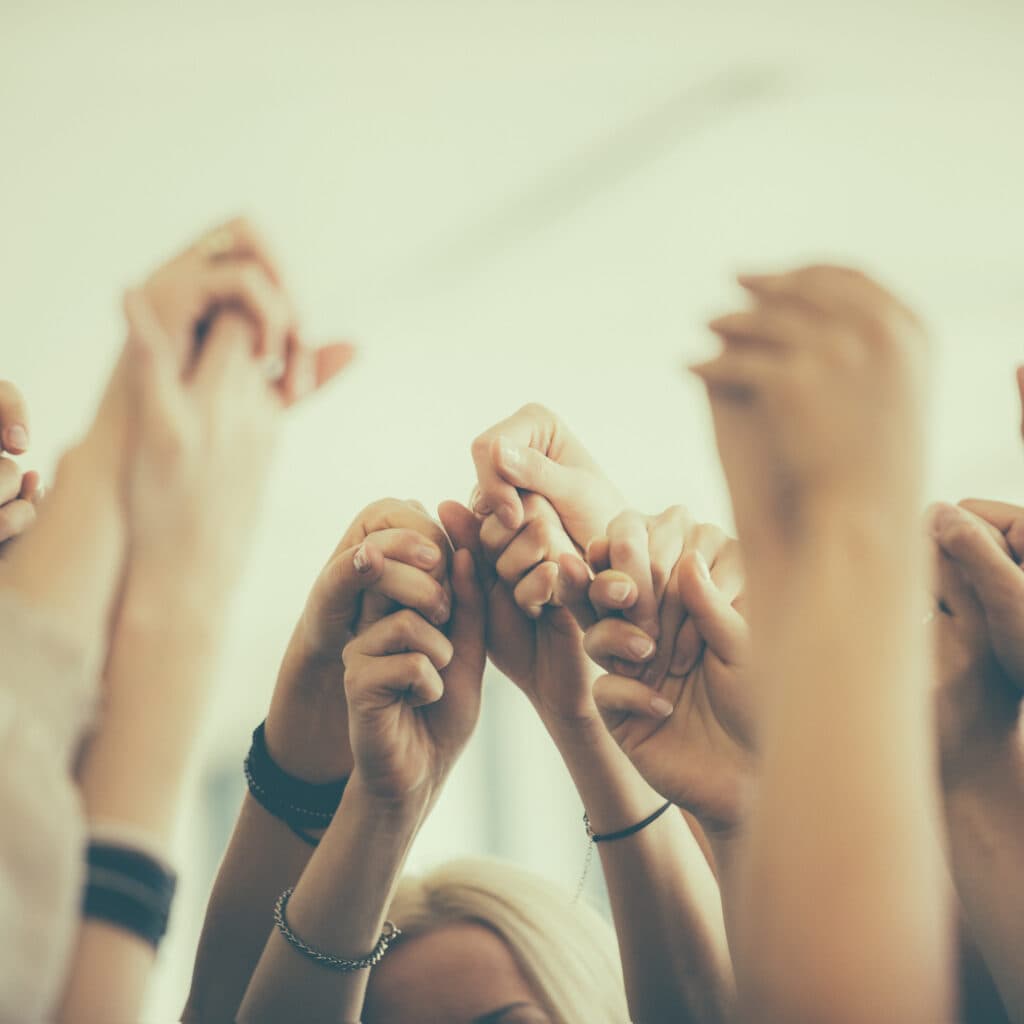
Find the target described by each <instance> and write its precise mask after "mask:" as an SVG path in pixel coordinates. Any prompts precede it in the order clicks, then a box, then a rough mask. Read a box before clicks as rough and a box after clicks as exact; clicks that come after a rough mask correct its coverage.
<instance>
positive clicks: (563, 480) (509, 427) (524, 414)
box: [471, 404, 626, 549]
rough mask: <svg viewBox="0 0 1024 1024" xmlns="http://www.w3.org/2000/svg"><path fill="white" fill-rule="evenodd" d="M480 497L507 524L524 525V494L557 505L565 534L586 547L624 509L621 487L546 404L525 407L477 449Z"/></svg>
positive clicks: (483, 510) (477, 505)
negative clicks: (530, 493) (522, 495)
mask: <svg viewBox="0 0 1024 1024" xmlns="http://www.w3.org/2000/svg"><path fill="white" fill-rule="evenodd" d="M472 453H473V462H474V463H475V465H476V473H477V489H478V491H479V494H478V495H477V496H476V498H475V499H474V501H473V502H471V504H472V505H473V511H475V512H476V513H477V514H479V515H481V516H488V515H491V514H492V513H493V514H494V515H495V516H497V518H498V521H499V522H500V523H501V524H502V526H504V527H506V528H507V529H509V530H518V529H519V528H520V527H521V526H522V524H523V518H524V510H523V501H522V497H521V494H520V492H521V491H533V492H535V493H537V494H539V495H541V496H542V497H544V498H547V499H548V501H549V502H551V504H552V505H553V506H554V508H555V511H556V512H557V513H558V516H559V518H560V519H561V521H562V524H563V525H564V527H565V530H566V532H567V533H568V534H569V536H570V537H571V538H572V540H573V542H574V543H575V544H576V545H577V546H578V547H580V548H584V549H585V548H586V546H587V544H589V543H590V541H591V540H592V539H593V538H594V537H598V536H601V535H603V534H604V532H605V528H606V527H607V525H608V522H609V520H611V519H612V518H613V517H614V516H615V515H617V514H618V513H619V512H620V511H621V510H622V509H623V508H624V507H625V504H626V502H625V500H624V499H623V497H622V495H621V494H620V493H619V491H618V488H616V487H615V485H614V484H613V483H612V482H611V481H610V480H609V479H608V477H607V476H605V474H604V473H603V472H602V470H601V469H600V467H599V466H598V465H597V463H596V462H595V461H594V460H593V458H591V456H590V455H589V454H588V452H587V451H586V449H585V448H584V447H583V445H582V444H580V442H579V441H578V440H577V438H576V437H575V436H574V435H573V434H572V432H571V431H570V430H569V428H568V427H567V426H566V425H565V424H564V423H563V422H562V421H561V420H560V419H559V418H558V417H557V416H556V415H555V414H554V413H553V412H552V411H551V410H550V409H546V408H544V406H542V405H536V404H531V405H524V406H523V408H522V409H520V410H519V411H518V412H517V413H515V414H514V415H512V416H510V417H509V418H508V419H506V420H502V422H501V423H498V424H496V425H495V426H493V427H491V428H490V429H489V430H485V431H484V432H483V433H482V434H481V435H480V436H479V437H477V438H476V440H475V441H474V442H473V446H472Z"/></svg>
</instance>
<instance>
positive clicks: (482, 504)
mask: <svg viewBox="0 0 1024 1024" xmlns="http://www.w3.org/2000/svg"><path fill="white" fill-rule="evenodd" d="M473 511H474V512H475V513H476V514H477V515H478V516H489V515H490V514H491V513H492V512H493V511H494V509H492V508H491V504H490V502H488V501H485V500H484V496H483V495H482V494H479V495H477V497H476V499H475V500H474V502H473Z"/></svg>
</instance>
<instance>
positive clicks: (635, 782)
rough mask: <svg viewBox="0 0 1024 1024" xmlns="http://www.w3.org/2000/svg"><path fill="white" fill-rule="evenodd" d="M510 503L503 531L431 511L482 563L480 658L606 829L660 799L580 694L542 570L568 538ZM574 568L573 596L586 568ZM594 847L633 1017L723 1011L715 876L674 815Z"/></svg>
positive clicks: (549, 579)
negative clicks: (511, 513) (525, 704)
mask: <svg viewBox="0 0 1024 1024" xmlns="http://www.w3.org/2000/svg"><path fill="white" fill-rule="evenodd" d="M522 508H523V513H524V517H525V519H524V522H523V525H522V526H521V527H520V528H518V529H512V530H510V529H509V528H507V527H505V526H504V525H503V524H502V523H501V521H500V520H499V518H498V517H497V516H496V515H495V516H491V517H489V518H488V519H486V520H485V521H484V522H483V524H482V525H478V524H477V523H476V522H475V521H474V520H473V518H472V517H471V516H470V515H469V513H468V511H467V510H466V509H464V508H461V506H458V505H456V504H454V503H448V504H446V505H444V506H442V510H441V511H442V518H443V520H444V522H445V525H446V526H447V528H448V530H449V533H450V534H451V536H452V537H453V538H456V537H457V538H459V539H460V541H461V542H463V543H466V544H473V543H479V545H480V548H481V549H482V551H483V552H484V554H483V557H482V559H481V560H482V561H484V562H485V564H492V565H493V569H492V570H491V571H490V572H489V573H488V574H487V580H486V588H487V589H488V592H489V595H490V597H489V616H490V619H489V643H490V655H491V658H492V660H493V661H494V662H495V664H496V665H497V666H498V667H499V668H500V669H501V670H502V671H504V672H505V673H506V674H507V675H508V676H509V678H510V679H512V680H513V681H514V682H515V683H516V685H518V686H519V687H520V689H522V690H523V692H524V693H525V694H526V696H527V697H528V698H529V700H530V702H531V703H532V704H533V706H534V707H535V708H536V710H537V713H538V715H539V717H540V719H541V721H542V722H543V723H544V726H545V728H546V729H547V730H548V733H549V734H550V735H551V737H552V739H553V740H554V742H555V744H556V746H557V747H558V750H559V753H560V754H561V756H562V759H563V761H564V762H565V764H566V767H567V768H568V770H569V773H570V775H571V776H572V778H573V781H574V783H575V784H576V788H577V790H578V791H579V794H580V798H581V799H582V801H583V805H584V807H585V808H586V810H587V814H588V815H589V817H590V820H591V824H592V828H593V830H594V831H595V832H597V833H598V834H602V833H604V834H607V833H612V832H617V831H620V830H622V829H626V828H629V827H631V826H633V825H635V824H636V823H638V822H640V821H642V820H643V819H644V818H646V817H648V815H650V814H651V813H652V812H653V811H655V810H657V808H658V807H659V806H660V805H661V804H663V803H664V799H663V798H662V797H661V796H659V794H658V793H656V792H655V791H654V790H653V789H652V788H651V787H650V786H649V785H648V784H647V783H646V782H645V781H644V779H643V778H642V777H641V776H640V774H639V773H638V772H637V770H636V769H635V768H634V767H633V765H632V764H631V763H630V762H629V759H628V758H627V757H626V756H625V755H624V754H623V753H622V751H621V750H620V749H619V747H618V745H617V744H616V743H615V741H614V740H613V739H612V737H611V736H610V735H609V734H608V731H607V729H606V728H605V726H604V724H603V723H602V721H601V717H600V714H599V713H598V710H597V707H596V705H595V704H594V699H593V696H592V695H591V685H592V681H593V677H594V675H595V670H594V668H593V665H592V664H591V663H590V661H589V659H588V658H587V656H586V653H585V651H584V647H583V634H582V632H581V630H580V628H579V626H578V625H577V623H576V622H574V621H573V617H572V615H571V614H570V613H569V611H568V610H567V608H566V607H558V606H557V605H556V604H555V603H554V598H555V594H554V590H553V588H554V581H555V578H556V576H557V574H556V573H554V572H553V570H554V569H555V568H557V565H558V560H559V557H560V555H563V556H566V557H573V558H575V556H573V555H569V553H571V552H572V551H573V550H574V549H573V545H572V542H571V541H570V540H569V538H568V536H567V535H566V533H565V532H564V531H563V527H562V523H561V521H560V519H559V517H558V516H557V514H556V513H555V511H554V509H553V508H552V506H551V505H550V503H548V502H547V501H546V500H545V499H543V498H540V497H539V496H538V495H535V494H529V495H525V496H524V497H523V498H522ZM477 533H479V538H478V540H477ZM644 554H645V555H646V551H645V552H644ZM562 561H563V564H564V561H565V558H564V557H563V559H562ZM575 561H576V563H577V564H579V560H578V558H575ZM538 563H539V565H538ZM580 568H581V569H582V570H583V577H584V580H583V591H584V595H585V592H586V585H587V584H588V583H589V577H588V576H587V573H586V571H585V567H583V566H580ZM563 579H564V572H563ZM559 596H560V599H561V603H563V604H566V605H568V604H569V603H570V599H569V598H568V597H567V595H566V594H565V593H561V594H560V595H559ZM598 850H599V851H600V857H601V863H602V866H603V868H604V871H605V878H606V881H607V884H608V892H609V896H610V899H611V904H612V913H613V918H614V923H615V930H616V934H617V937H618V942H619V950H620V956H621V960H622V965H623V973H624V977H625V983H626V993H627V998H628V1002H629V1009H630V1013H631V1015H632V1017H633V1019H634V1020H636V1021H640V1022H645V1024H646V1022H660V1021H672V1022H675V1021H678V1020H701V1021H715V1020H721V1019H724V1018H725V1015H726V1013H727V1008H728V1007H729V1006H730V1005H731V1001H732V988H731V977H730V971H729V966H728V954H727V951H726V948H725V940H724V930H723V926H722V915H721V907H720V905H719V901H718V891H717V886H716V885H715V880H714V877H713V875H712V874H711V872H710V869H709V867H708V864H707V861H706V860H705V859H704V856H703V854H702V852H701V850H700V848H699V846H698V845H697V843H696V841H695V839H694V837H693V834H692V833H691V832H690V829H689V827H688V826H687V824H686V822H685V821H684V820H683V818H682V816H681V815H680V814H678V813H677V812H675V810H674V809H673V810H671V811H670V812H669V813H666V814H663V815H662V816H661V817H660V818H658V819H657V821H655V822H653V823H652V824H651V825H649V826H647V827H646V828H644V829H643V830H641V831H639V832H637V833H636V834H634V835H632V836H629V837H627V838H624V839H621V840H616V841H612V842H608V843H601V844H598ZM681 965H682V966H681ZM681 1015H685V1016H681Z"/></svg>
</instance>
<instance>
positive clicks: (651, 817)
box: [583, 800, 672, 843]
mask: <svg viewBox="0 0 1024 1024" xmlns="http://www.w3.org/2000/svg"><path fill="white" fill-rule="evenodd" d="M671 806H672V801H671V800H666V801H665V802H664V803H663V804H662V805H661V806H660V807H659V808H658V809H657V810H656V811H655V812H654V813H653V814H648V815H647V817H646V818H644V820H643V821H638V822H637V823H636V824H635V825H630V826H629V828H624V829H622V831H620V832H606V833H605V834H604V835H598V834H597V833H596V832H595V831H594V830H593V829H592V828H591V827H590V818H589V817H588V816H587V815H586V814H584V815H583V824H584V825H585V826H586V829H587V836H588V837H589V838H590V840H591V841H592V842H595V843H611V842H614V841H615V840H616V839H625V838H626V837H627V836H633V835H636V833H637V832H639V831H640V830H641V829H645V828H647V826H648V825H650V824H651V823H652V822H655V821H657V820H658V819H659V818H660V817H661V816H662V815H663V814H664V813H665V812H666V811H667V810H668V809H669V808H670V807H671Z"/></svg>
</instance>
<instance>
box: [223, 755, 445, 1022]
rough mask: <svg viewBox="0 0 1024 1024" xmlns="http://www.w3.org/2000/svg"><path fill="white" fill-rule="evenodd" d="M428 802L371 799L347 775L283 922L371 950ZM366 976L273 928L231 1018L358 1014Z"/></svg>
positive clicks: (326, 943) (352, 954)
mask: <svg viewBox="0 0 1024 1024" xmlns="http://www.w3.org/2000/svg"><path fill="white" fill-rule="evenodd" d="M427 806H428V801H427V800H426V799H424V800H419V799H417V800H411V801H407V802H401V803H391V802H386V801H381V800H379V799H375V798H374V797H373V796H372V795H371V794H369V793H368V792H367V791H366V790H365V788H364V787H363V785H362V782H361V780H360V778H359V775H358V773H357V774H356V775H354V776H353V777H352V779H351V781H350V782H349V785H348V787H347V788H346V790H345V795H344V797H343V798H342V801H341V806H340V807H339V809H338V813H337V814H336V815H335V817H334V820H333V822H332V823H331V825H330V827H329V828H328V829H327V832H326V833H325V834H324V837H323V839H322V840H321V842H320V845H319V846H318V847H317V849H316V852H315V853H314V854H313V856H312V857H311V858H310V861H309V864H308V865H307V867H306V870H305V871H304V872H303V875H302V878H301V879H300V880H299V883H298V885H297V886H296V887H295V892H294V894H293V895H292V898H291V900H290V902H289V904H288V911H287V917H288V923H289V925H290V927H291V928H292V930H293V931H294V932H295V933H296V934H297V935H299V936H300V937H301V938H302V939H303V941H304V942H306V943H308V944H309V945H311V946H313V947H315V948H317V949H321V950H323V951H325V952H328V953H330V954H331V955H332V956H336V957H342V958H346V959H357V958H361V957H364V956H366V955H367V954H368V953H369V952H370V951H371V950H372V949H373V948H374V946H375V945H376V944H377V940H378V939H379V938H380V934H381V930H382V928H383V926H384V920H385V917H386V914H387V909H388V906H389V905H390V902H391V898H392V895H393V893H394V889H395V886H396V885H397V883H398V879H399V876H400V874H401V871H402V867H403V865H404V864H405V859H406V856H407V855H408V851H409V848H410V846H411V844H412V841H413V839H414V838H415V836H416V833H417V832H418V830H419V827H420V824H421V822H422V821H423V818H424V816H425V813H426V810H427ZM368 976H369V972H368V971H367V970H359V971H352V972H341V971H332V970H328V969H325V968H324V967H323V966H321V965H320V964H318V963H316V962H314V961H313V960H310V959H308V958H307V957H305V956H303V955H301V954H300V953H298V952H297V951H295V950H294V949H292V947H291V946H290V945H289V944H288V942H287V940H286V939H285V938H284V937H283V936H282V935H281V934H280V933H279V932H278V931H276V930H275V931H274V932H273V933H272V934H271V936H270V939H269V941H268V942H267V944H266V948H265V949H264V951H263V955H262V957H261V958H260V961H259V964H258V965H257V967H256V971H255V973H254V975H253V978H252V981H251V982H250V984H249V988H248V990H247V991H246V993H245V998H244V999H243V1001H242V1006H241V1009H240V1011H239V1014H238V1020H239V1021H242V1022H252V1021H271V1022H275V1024H276V1022H278V1021H281V1020H357V1019H358V1018H359V1015H360V1011H361V1009H362V1004H363V999H364V997H365V994H366V984H367V981H368Z"/></svg>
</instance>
